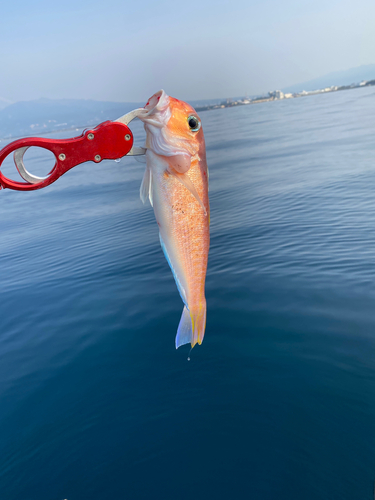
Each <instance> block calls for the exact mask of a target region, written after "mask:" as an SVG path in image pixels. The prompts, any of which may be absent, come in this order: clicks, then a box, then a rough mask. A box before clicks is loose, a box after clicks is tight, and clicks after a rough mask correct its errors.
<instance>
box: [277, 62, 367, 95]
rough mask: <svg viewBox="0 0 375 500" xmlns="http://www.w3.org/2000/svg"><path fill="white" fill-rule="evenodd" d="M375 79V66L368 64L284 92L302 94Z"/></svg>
mask: <svg viewBox="0 0 375 500" xmlns="http://www.w3.org/2000/svg"><path fill="white" fill-rule="evenodd" d="M374 79H375V64H368V65H366V66H358V67H357V68H351V69H347V70H345V71H335V72H333V73H328V75H324V76H321V77H319V78H314V79H313V80H309V81H308V82H303V83H298V84H297V85H291V86H290V87H285V88H284V89H282V91H283V92H292V93H294V92H301V91H302V90H317V89H323V88H326V87H332V86H334V85H338V86H341V85H350V84H352V83H359V82H361V81H363V80H374Z"/></svg>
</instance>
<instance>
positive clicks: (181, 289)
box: [159, 233, 187, 305]
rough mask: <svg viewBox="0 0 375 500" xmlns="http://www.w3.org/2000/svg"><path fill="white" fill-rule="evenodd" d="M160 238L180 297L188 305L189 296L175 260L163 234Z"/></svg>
mask: <svg viewBox="0 0 375 500" xmlns="http://www.w3.org/2000/svg"><path fill="white" fill-rule="evenodd" d="M159 238H160V245H161V248H162V249H163V252H164V256H165V258H166V259H167V262H168V264H169V267H170V268H171V271H172V274H173V277H174V280H175V282H176V285H177V288H178V291H179V293H180V297H181V299H182V302H183V303H184V304H185V305H186V304H187V298H186V292H185V289H184V287H183V286H182V283H181V281H180V278H179V276H178V273H177V271H176V269H175V267H174V265H173V262H172V259H171V258H170V256H169V253H168V250H167V247H166V246H165V243H164V241H163V238H162V237H161V234H160V233H159Z"/></svg>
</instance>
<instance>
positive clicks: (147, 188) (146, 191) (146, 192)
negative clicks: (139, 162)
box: [140, 167, 152, 206]
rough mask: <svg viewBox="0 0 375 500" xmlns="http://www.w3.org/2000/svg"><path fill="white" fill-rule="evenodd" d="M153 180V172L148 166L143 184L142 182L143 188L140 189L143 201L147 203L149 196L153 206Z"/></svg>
mask: <svg viewBox="0 0 375 500" xmlns="http://www.w3.org/2000/svg"><path fill="white" fill-rule="evenodd" d="M151 181H152V173H151V170H150V169H149V167H146V170H145V173H144V176H143V179H142V184H141V189H140V197H141V200H142V203H143V204H145V203H146V200H147V198H148V199H149V200H150V203H151V206H152V191H151Z"/></svg>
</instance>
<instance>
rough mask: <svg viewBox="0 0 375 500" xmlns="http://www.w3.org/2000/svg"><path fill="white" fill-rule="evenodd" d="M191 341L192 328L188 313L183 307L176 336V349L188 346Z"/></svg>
mask: <svg viewBox="0 0 375 500" xmlns="http://www.w3.org/2000/svg"><path fill="white" fill-rule="evenodd" d="M192 339H193V327H192V323H191V317H190V313H189V311H188V309H187V307H186V306H185V307H184V310H183V311H182V316H181V319H180V323H179V325H178V330H177V335H176V349H178V348H179V347H180V346H182V345H184V344H190V343H191V341H192Z"/></svg>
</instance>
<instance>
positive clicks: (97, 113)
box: [0, 99, 144, 138]
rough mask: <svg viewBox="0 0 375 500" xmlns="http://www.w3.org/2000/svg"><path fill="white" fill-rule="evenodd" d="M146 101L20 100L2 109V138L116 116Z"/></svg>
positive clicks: (32, 133)
mask: <svg viewBox="0 0 375 500" xmlns="http://www.w3.org/2000/svg"><path fill="white" fill-rule="evenodd" d="M140 106H144V103H134V102H107V101H92V100H80V99H59V100H52V99H38V100H36V101H21V102H16V103H14V104H10V105H8V106H7V107H5V108H3V109H0V138H12V137H18V136H21V135H25V136H27V135H29V136H30V135H36V134H40V133H42V132H53V131H56V130H62V129H66V128H74V127H77V128H79V127H85V126H94V125H98V124H99V123H101V122H104V121H106V120H115V119H116V118H119V117H120V116H121V115H124V114H125V113H127V112H128V111H131V110H132V109H134V108H137V107H140Z"/></svg>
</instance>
